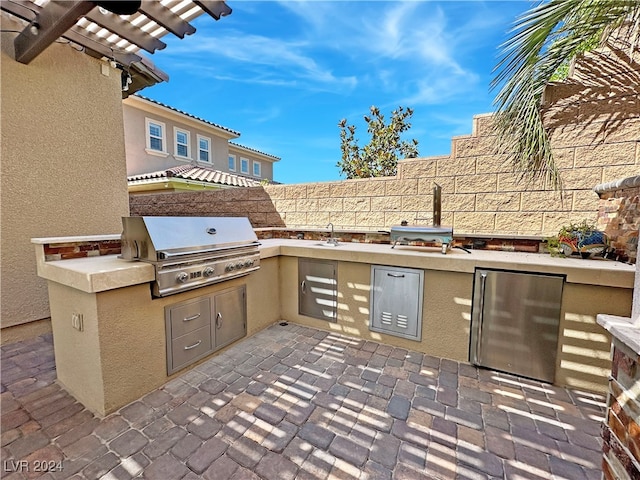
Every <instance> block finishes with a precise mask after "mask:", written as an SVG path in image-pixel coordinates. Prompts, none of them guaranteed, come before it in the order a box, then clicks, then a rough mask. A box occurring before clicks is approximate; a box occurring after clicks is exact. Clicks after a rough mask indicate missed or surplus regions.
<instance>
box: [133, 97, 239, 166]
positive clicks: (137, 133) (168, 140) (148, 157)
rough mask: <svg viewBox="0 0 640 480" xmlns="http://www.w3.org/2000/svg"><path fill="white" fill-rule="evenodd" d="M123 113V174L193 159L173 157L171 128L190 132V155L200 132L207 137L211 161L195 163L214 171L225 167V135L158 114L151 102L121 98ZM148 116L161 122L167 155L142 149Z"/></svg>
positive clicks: (173, 136) (187, 163)
mask: <svg viewBox="0 0 640 480" xmlns="http://www.w3.org/2000/svg"><path fill="white" fill-rule="evenodd" d="M140 106H144V107H148V110H141V109H140V108H138V107H140ZM122 108H123V115H124V128H125V142H126V151H127V175H137V174H140V173H149V172H155V171H157V170H165V169H167V168H171V167H175V166H177V165H189V164H191V163H192V162H193V161H192V160H187V159H184V158H180V157H175V156H174V153H175V143H174V142H175V133H174V127H178V128H181V129H184V130H186V131H188V132H189V133H190V139H189V141H190V144H189V148H190V156H191V158H193V159H195V158H196V156H197V154H198V150H197V147H198V144H197V141H198V140H197V138H198V137H197V135H202V136H204V137H207V138H209V139H210V140H211V143H210V146H211V151H210V155H211V160H212V161H211V162H210V163H206V162H198V164H199V165H203V166H209V167H211V168H216V169H218V170H227V168H226V165H227V152H228V144H227V141H228V140H227V138H222V137H219V136H215V135H213V134H212V133H211V132H207V131H205V130H203V129H201V128H200V129H198V128H197V127H196V125H194V124H188V123H181V122H176V121H175V119H173V118H170V117H168V116H165V115H160V114H159V113H162V110H156V109H154V105H153V104H151V105H147V104H146V103H141V102H140V101H139V100H136V98H135V97H129V98H128V99H127V100H124V101H123V106H122ZM146 118H149V119H151V120H155V121H158V122H162V123H164V125H165V132H164V136H165V138H164V141H165V146H164V147H165V150H166V152H167V153H168V155H156V154H152V153H147V152H146V148H147V146H146V142H147V133H146V122H145V119H146Z"/></svg>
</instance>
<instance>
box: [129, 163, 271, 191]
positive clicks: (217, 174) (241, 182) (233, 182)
mask: <svg viewBox="0 0 640 480" xmlns="http://www.w3.org/2000/svg"><path fill="white" fill-rule="evenodd" d="M170 178H181V179H183V180H196V181H199V182H206V183H212V184H217V185H227V186H230V187H257V186H259V185H260V182H261V181H260V180H258V179H255V178H249V177H243V176H242V175H235V174H233V173H228V172H223V171H221V170H215V169H213V168H208V167H197V166H194V165H179V166H177V167H172V168H168V169H167V170H158V171H156V172H150V173H141V174H138V175H131V176H129V177H127V181H128V182H129V184H130V185H131V184H141V183H153V182H156V181H162V180H168V179H170Z"/></svg>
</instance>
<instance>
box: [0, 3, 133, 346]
mask: <svg viewBox="0 0 640 480" xmlns="http://www.w3.org/2000/svg"><path fill="white" fill-rule="evenodd" d="M21 28H22V26H20V25H17V24H15V23H13V22H12V21H11V20H9V19H8V18H7V17H6V16H5V15H2V29H3V30H20V29H21ZM16 35H17V34H16V33H11V32H6V33H2V37H1V39H2V42H1V43H2V47H1V48H2V53H1V57H0V67H1V68H0V70H1V77H0V78H1V82H0V89H1V90H0V91H1V97H2V102H1V106H0V117H1V119H2V120H1V121H2V128H1V130H2V132H1V135H2V145H1V150H0V154H1V157H2V167H1V168H2V179H1V196H0V199H1V202H0V203H1V208H2V232H1V243H2V252H1V259H2V291H1V311H2V319H1V326H2V328H5V327H8V326H12V325H18V324H22V323H25V322H30V321H33V320H38V319H42V318H47V317H49V304H48V299H47V285H46V282H45V281H44V280H43V279H40V278H38V277H37V275H36V261H35V255H34V248H33V245H32V244H31V243H30V239H31V238H32V237H46V236H67V235H91V234H104V233H113V232H119V231H120V230H121V220H120V217H121V216H123V215H128V210H129V209H128V195H127V183H126V169H125V156H124V133H123V128H122V98H121V87H120V74H119V71H118V70H115V69H110V75H109V76H104V75H102V74H101V62H100V61H99V60H96V59H94V58H92V57H90V56H88V55H86V54H84V53H81V52H78V51H77V50H76V49H74V48H72V47H71V46H69V45H65V44H60V43H54V44H52V45H51V46H50V47H48V48H47V49H46V50H45V51H44V52H43V53H42V54H41V55H39V56H38V57H37V58H36V59H35V60H33V61H32V62H31V63H30V64H29V65H23V64H20V63H17V62H16V61H14V60H13V39H14V38H15V36H16ZM12 338H13V337H12Z"/></svg>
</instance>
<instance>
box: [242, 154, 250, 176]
mask: <svg viewBox="0 0 640 480" xmlns="http://www.w3.org/2000/svg"><path fill="white" fill-rule="evenodd" d="M243 160H245V161H246V162H247V170H246V171H245V170H242V161H243ZM250 165H251V160H249V159H248V158H244V157H240V173H244V174H245V175H249V174H250V173H251V172H250V171H249V166H250Z"/></svg>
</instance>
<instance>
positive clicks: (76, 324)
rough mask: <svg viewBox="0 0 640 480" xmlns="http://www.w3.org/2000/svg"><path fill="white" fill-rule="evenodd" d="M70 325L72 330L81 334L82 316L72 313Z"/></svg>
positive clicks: (82, 327)
mask: <svg viewBox="0 0 640 480" xmlns="http://www.w3.org/2000/svg"><path fill="white" fill-rule="evenodd" d="M71 325H72V326H73V328H75V329H76V330H78V331H79V332H82V331H83V330H84V325H83V323H82V314H81V313H72V314H71Z"/></svg>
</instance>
